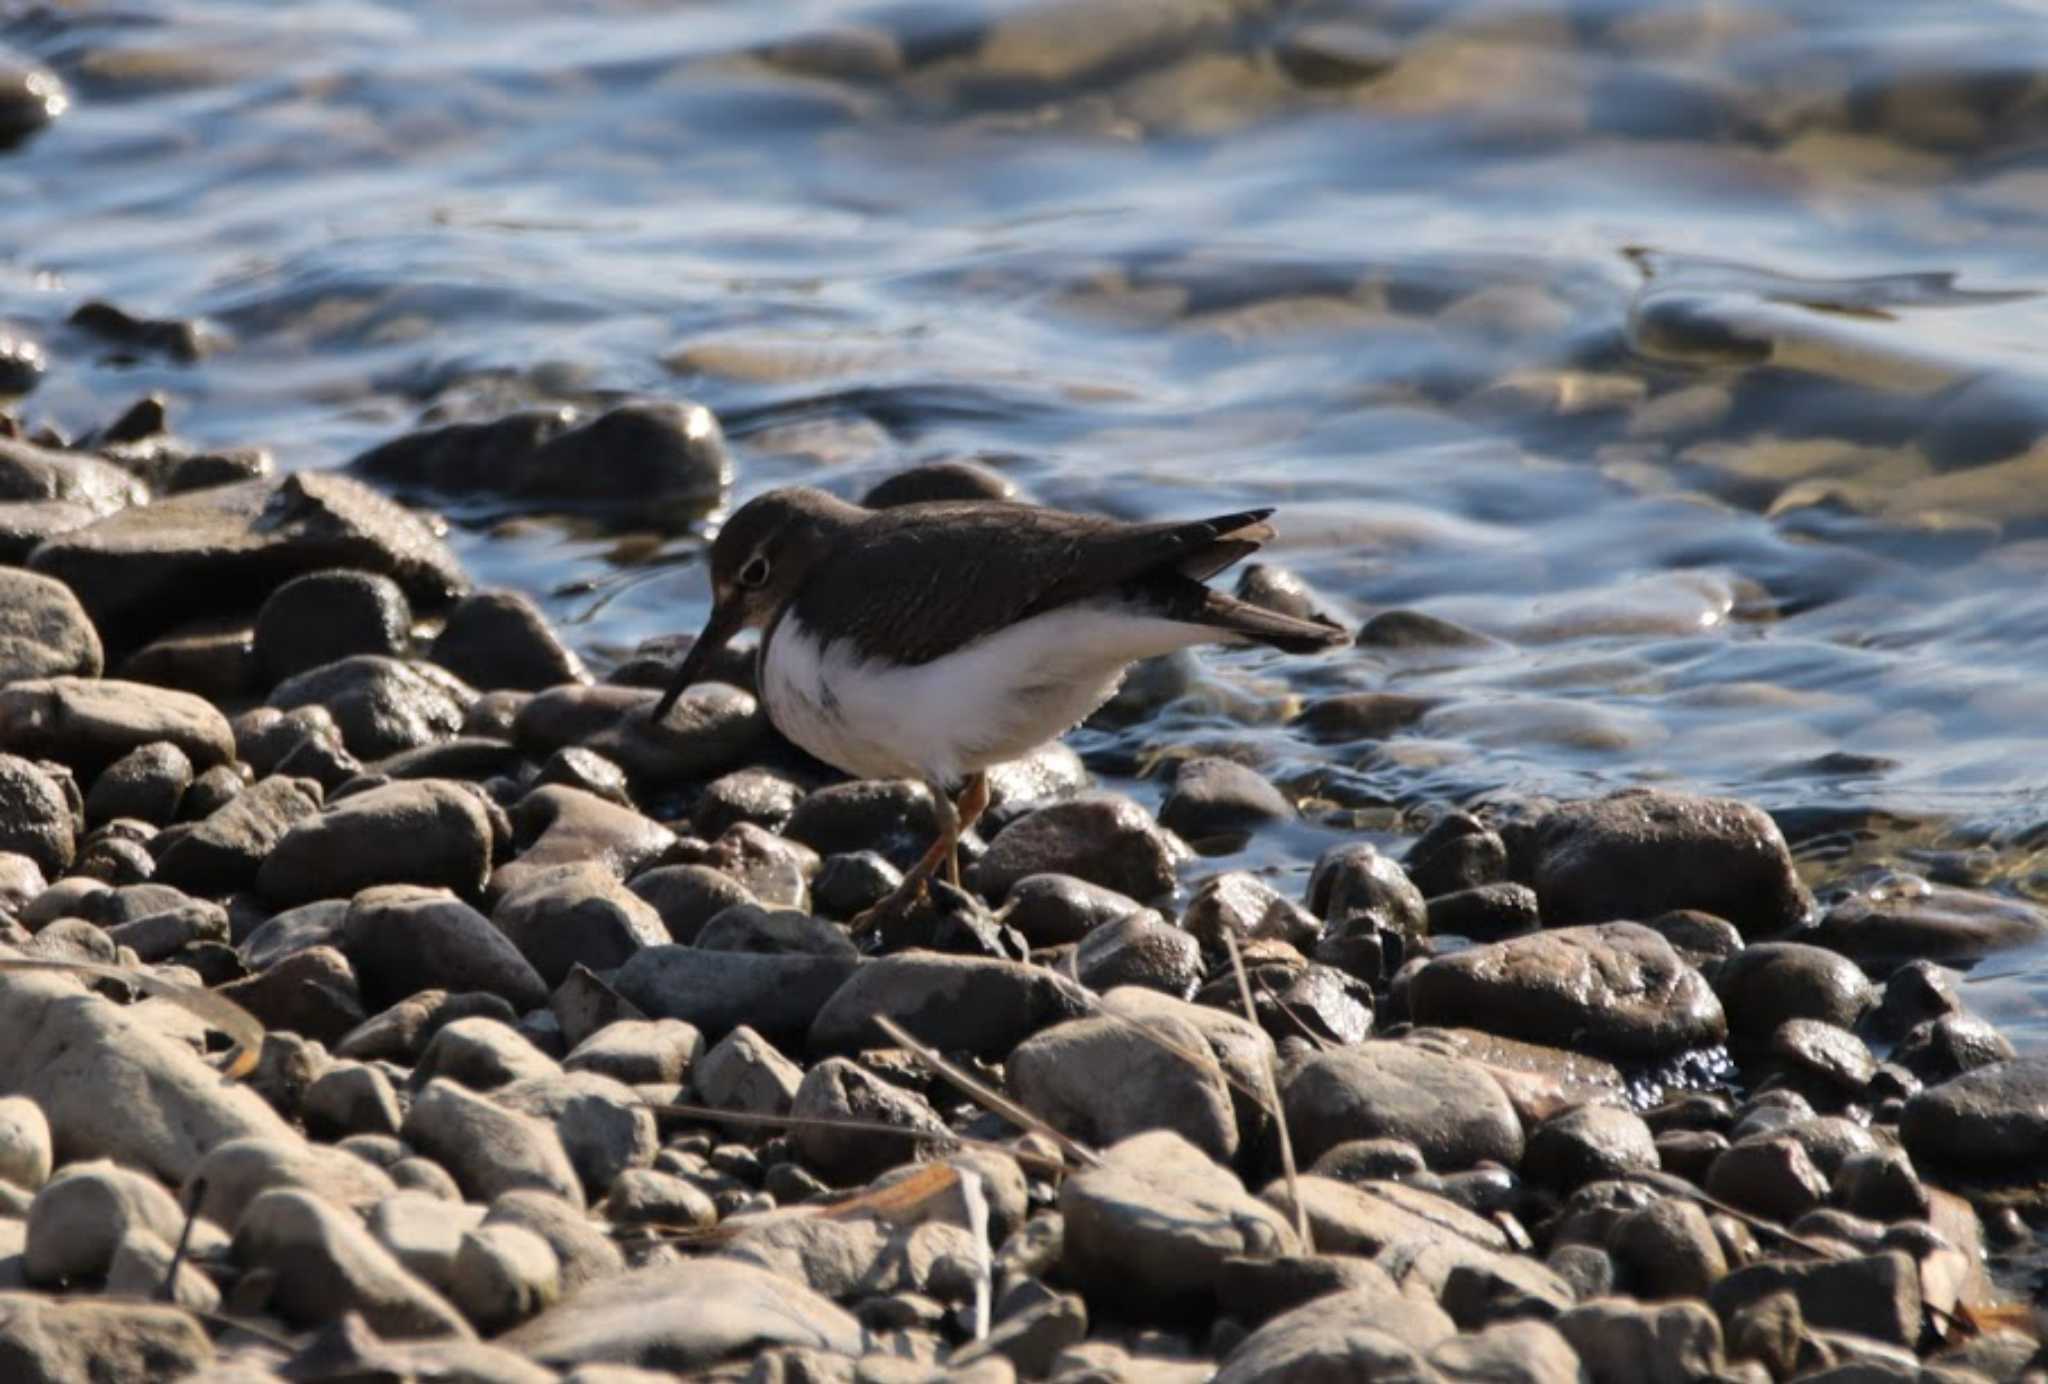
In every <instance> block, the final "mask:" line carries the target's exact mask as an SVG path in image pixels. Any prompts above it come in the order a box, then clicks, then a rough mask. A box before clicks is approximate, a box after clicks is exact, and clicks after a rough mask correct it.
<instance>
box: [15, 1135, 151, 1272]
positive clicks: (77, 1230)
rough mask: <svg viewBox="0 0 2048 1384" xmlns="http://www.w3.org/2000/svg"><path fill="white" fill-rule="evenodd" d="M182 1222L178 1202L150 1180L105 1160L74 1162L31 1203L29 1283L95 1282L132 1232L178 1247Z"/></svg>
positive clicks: (25, 1264)
mask: <svg viewBox="0 0 2048 1384" xmlns="http://www.w3.org/2000/svg"><path fill="white" fill-rule="evenodd" d="M184 1224H185V1213H184V1212H183V1211H182V1210H181V1209H179V1206H178V1202H177V1198H175V1197H173V1196H172V1195H171V1194H170V1193H169V1192H168V1191H166V1190H164V1188H163V1187H162V1186H161V1185H160V1184H159V1183H157V1182H155V1181H154V1180H152V1179H151V1178H148V1177H145V1176H144V1175H142V1174H141V1173H138V1172H134V1171H131V1170H129V1169H127V1168H123V1167H118V1166H116V1165H115V1164H113V1163H111V1162H108V1161H106V1160H104V1159H96V1160H93V1161H91V1162H77V1163H72V1164H70V1165H69V1166H67V1167H66V1168H65V1169H64V1170H63V1172H61V1173H60V1174H59V1175H58V1176H57V1177H55V1178H54V1179H51V1180H50V1181H48V1182H47V1183H46V1184H45V1185H44V1186H43V1187H42V1188H41V1190H39V1191H38V1192H37V1193H36V1195H35V1200H34V1201H32V1202H31V1203H30V1204H29V1208H28V1230H27V1240H26V1242H25V1244H24V1246H23V1249H22V1256H23V1258H22V1269H23V1272H24V1273H26V1274H27V1276H28V1281H29V1282H31V1283H41V1284H59V1283H64V1282H69V1281H73V1280H77V1279H90V1278H97V1277H99V1276H100V1275H102V1274H104V1273H106V1271H107V1266H108V1265H109V1264H111V1263H112V1262H113V1259H114V1251H115V1249H116V1248H117V1247H118V1246H119V1245H120V1243H121V1238H122V1236H124V1235H126V1234H128V1233H129V1231H130V1230H131V1229H140V1230H144V1231H147V1232H148V1233H149V1234H151V1235H154V1236H156V1237H157V1238H158V1239H160V1240H163V1241H165V1242H166V1243H175V1242H176V1241H177V1238H178V1235H179V1232H180V1231H181V1230H182V1228H183V1227H184Z"/></svg>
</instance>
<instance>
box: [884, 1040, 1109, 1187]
mask: <svg viewBox="0 0 2048 1384" xmlns="http://www.w3.org/2000/svg"><path fill="white" fill-rule="evenodd" d="M875 1027H877V1028H879V1029H881V1030H882V1032H884V1033H886V1034H888V1035H889V1038H890V1040H891V1041H892V1042H894V1043H896V1044H897V1045H898V1046H899V1047H904V1048H908V1049H909V1050H910V1051H911V1052H912V1053H913V1054H915V1055H916V1057H917V1059H918V1060H919V1061H921V1062H923V1063H924V1064H925V1065H926V1066H928V1067H930V1068H931V1069H932V1070H933V1071H935V1072H937V1073H938V1074H939V1075H940V1076H942V1077H944V1078H945V1079H946V1080H948V1081H950V1082H952V1083H953V1085H955V1086H957V1087H959V1088H960V1089H961V1090H962V1091H964V1092H965V1093H966V1094H967V1096H968V1098H969V1099H970V1100H973V1101H974V1102H975V1103H976V1104H978V1105H980V1106H981V1107H982V1108H984V1109H986V1110H988V1111H990V1112H991V1113H993V1114H996V1115H1000V1116H1002V1117H1003V1118H1004V1119H1006V1120H1008V1121H1009V1122H1010V1123H1011V1124H1013V1125H1015V1126H1017V1128H1019V1129H1024V1130H1029V1131H1030V1132H1031V1133H1033V1134H1040V1135H1043V1136H1044V1137H1046V1138H1047V1139H1050V1140H1051V1141H1052V1142H1053V1143H1054V1144H1056V1145H1058V1147H1059V1149H1060V1151H1061V1152H1062V1153H1065V1154H1066V1155H1067V1156H1068V1157H1069V1158H1072V1159H1073V1160H1074V1161H1075V1162H1076V1163H1082V1164H1086V1165H1087V1166H1088V1167H1091V1168H1093V1167H1098V1166H1100V1165H1101V1163H1102V1159H1101V1158H1100V1157H1098V1156H1097V1155H1096V1153H1095V1151H1094V1150H1092V1149H1090V1148H1089V1147H1088V1146H1087V1145H1086V1144H1083V1143H1081V1142H1080V1141H1078V1140H1076V1139H1072V1138H1069V1137H1068V1136H1067V1135H1065V1134H1062V1133H1061V1132H1060V1131H1059V1130H1057V1129H1054V1128H1053V1127H1052V1126H1051V1125H1049V1124H1047V1123H1046V1122H1045V1120H1044V1119H1043V1118H1042V1117H1041V1116H1039V1115H1036V1114H1033V1113H1032V1112H1031V1111H1029V1110H1026V1109H1025V1108H1024V1107H1023V1106H1021V1105H1019V1104H1017V1102H1015V1101H1013V1100H1011V1099H1010V1098H1009V1097H1008V1096H1005V1095H1003V1094H1002V1093H1001V1092H999V1091H997V1090H995V1089H994V1088H993V1087H990V1086H988V1085H985V1084H984V1083H982V1082H980V1081H978V1080H976V1079H975V1078H974V1077H971V1076H969V1075H968V1074H967V1073H966V1072H964V1071H962V1070H960V1068H959V1067H957V1066H956V1065H954V1064H953V1063H951V1062H948V1061H947V1060H946V1059H945V1058H944V1057H942V1056H940V1055H939V1053H938V1051H937V1050H936V1049H935V1048H933V1047H931V1046H930V1045H929V1044H926V1043H922V1042H919V1041H918V1040H917V1039H916V1038H913V1037H912V1036H911V1035H910V1034H909V1033H908V1032H906V1031H905V1030H904V1027H903V1025H901V1024H899V1023H897V1022H896V1021H895V1020H894V1019H892V1018H890V1017H889V1016H888V1015H886V1014H877V1015H876V1016H875Z"/></svg>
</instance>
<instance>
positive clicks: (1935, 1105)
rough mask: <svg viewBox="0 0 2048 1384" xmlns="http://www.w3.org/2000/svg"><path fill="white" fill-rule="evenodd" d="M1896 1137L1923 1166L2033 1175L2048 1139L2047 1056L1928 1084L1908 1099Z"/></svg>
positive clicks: (1982, 1173)
mask: <svg viewBox="0 0 2048 1384" xmlns="http://www.w3.org/2000/svg"><path fill="white" fill-rule="evenodd" d="M1899 1137H1900V1140H1901V1141H1902V1142H1903V1143H1904V1145H1905V1147H1906V1152H1907V1153H1909V1154H1910V1155H1912V1158H1913V1162H1914V1163H1915V1165H1917V1166H1919V1167H1921V1168H1941V1169H1953V1170H1956V1171H1959V1172H1964V1173H1972V1174H1977V1175H1980V1176H1986V1177H1991V1178H1994V1179H1995V1178H2001V1177H2014V1176H2026V1177H2031V1176H2033V1175H2034V1174H2035V1173H2037V1172H2038V1164H2039V1155H2040V1150H2041V1148H2042V1147H2043V1141H2044V1140H2048V1059H2043V1058H2038V1057H2020V1058H2013V1059H2010V1060H2007V1061H2003V1062H1995V1063H1992V1064H1991V1065H1989V1066H1983V1067H1978V1068H1976V1069H1974V1070H1971V1071H1966V1072H1964V1073H1962V1074H1961V1075H1959V1076H1955V1077H1952V1078H1950V1079H1949V1080H1947V1081H1944V1082H1942V1083H1941V1084H1940V1085H1937V1086H1929V1087H1928V1088H1927V1089H1926V1090H1924V1091H1922V1092H1920V1093H1919V1094H1918V1095H1916V1096H1914V1097H1912V1098H1911V1099H1909V1100H1908V1101H1907V1102H1906V1109H1905V1114H1904V1117H1903V1118H1902V1119H1901V1120H1900V1122H1899Z"/></svg>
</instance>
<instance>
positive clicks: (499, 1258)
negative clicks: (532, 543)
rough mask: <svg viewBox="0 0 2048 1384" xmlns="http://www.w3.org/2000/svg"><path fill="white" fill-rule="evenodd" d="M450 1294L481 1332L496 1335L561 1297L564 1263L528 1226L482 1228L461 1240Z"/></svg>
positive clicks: (551, 1304) (487, 1226) (497, 1225)
mask: <svg viewBox="0 0 2048 1384" xmlns="http://www.w3.org/2000/svg"><path fill="white" fill-rule="evenodd" d="M448 1293H449V1296H450V1297H451V1298H453V1299H454V1301H455V1305H456V1306H457V1307H460V1308H461V1309H462V1313H463V1315H464V1316H466V1317H468V1318H469V1319H470V1321H471V1322H473V1323H475V1324H476V1326H477V1328H478V1329H479V1330H482V1331H486V1332H491V1333H496V1332H499V1331H503V1330H505V1329H506V1328H507V1327H511V1326H514V1325H517V1324H518V1323H520V1322H523V1321H525V1320H527V1319H528V1318H530V1317H533V1316H535V1315H537V1314H538V1313H540V1312H542V1311H544V1310H546V1309H547V1308H549V1307H551V1306H553V1305H554V1304H555V1303H556V1302H557V1301H558V1300H559V1299H560V1298H561V1295H562V1266H561V1262H560V1261H559V1260H557V1259H556V1258H555V1251H554V1247H553V1246H551V1245H550V1244H548V1242H547V1241H546V1240H544V1239H542V1238H541V1237H540V1236H539V1235H536V1234H535V1233H534V1232H532V1231H531V1230H528V1229H526V1228H525V1227H524V1226H517V1225H511V1224H507V1223H505V1222H502V1221H501V1222H499V1223H497V1224H495V1225H482V1226H478V1227H477V1228H476V1229H475V1230H471V1231H468V1232H466V1233H465V1234H464V1235H463V1236H462V1242H461V1247H460V1248H459V1249H458V1250H457V1251H456V1254H455V1263H454V1265H453V1268H452V1271H451V1275H450V1281H449V1285H448Z"/></svg>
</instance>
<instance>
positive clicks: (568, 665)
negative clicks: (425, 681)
mask: <svg viewBox="0 0 2048 1384" xmlns="http://www.w3.org/2000/svg"><path fill="white" fill-rule="evenodd" d="M427 656H428V657H429V658H431V659H432V660H433V661H434V662H436V663H438V664H440V665H441V666H442V667H443V668H446V669H447V670H448V671H449V672H451V673H453V674H455V676H456V677H458V678H461V679H462V680H463V681H464V682H465V683H467V684H469V685H470V686H471V687H478V688H483V689H485V690H490V689H495V688H512V689H515V690H518V691H524V692H538V691H540V690H541V689H542V688H546V687H555V686H558V685H560V684H562V683H584V682H589V681H590V674H589V673H588V672H587V671H586V670H585V669H584V667H583V660H582V659H580V658H578V657H577V656H576V654H575V652H574V651H572V650H571V649H570V648H569V647H568V646H567V645H565V644H564V643H562V640H561V637H560V636H558V635H557V634H556V633H555V632H554V630H553V628H551V627H550V626H549V624H548V620H547V617H546V616H545V615H543V614H542V613H541V610H540V607H538V606H536V605H535V604H534V603H533V601H532V600H531V599H530V598H529V597H527V596H525V595H523V594H522V593H520V592H517V591H479V592H477V593H476V594H474V595H471V596H467V597H464V598H463V599H462V600H461V601H458V602H457V603H456V605H455V608H454V609H453V610H451V611H449V612H448V618H447V620H446V622H444V623H443V624H442V626H441V632H440V633H439V634H438V635H436V636H434V643H433V647H432V648H431V649H430V650H429V651H428V654H427Z"/></svg>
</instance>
